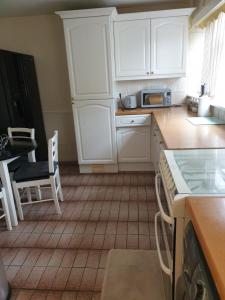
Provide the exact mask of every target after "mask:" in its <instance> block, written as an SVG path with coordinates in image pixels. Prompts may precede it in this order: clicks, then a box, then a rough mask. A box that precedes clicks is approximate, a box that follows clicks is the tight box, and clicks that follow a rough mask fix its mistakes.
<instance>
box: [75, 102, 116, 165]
mask: <svg viewBox="0 0 225 300" xmlns="http://www.w3.org/2000/svg"><path fill="white" fill-rule="evenodd" d="M73 114H74V123H75V131H76V142H77V151H78V162H79V164H115V163H116V162H117V155H116V130H115V107H114V100H113V99H111V100H81V101H76V102H75V104H73Z"/></svg>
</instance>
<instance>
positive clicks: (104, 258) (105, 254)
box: [99, 250, 109, 268]
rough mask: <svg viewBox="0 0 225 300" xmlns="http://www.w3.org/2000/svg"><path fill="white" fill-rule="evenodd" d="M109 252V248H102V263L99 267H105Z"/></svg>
mask: <svg viewBox="0 0 225 300" xmlns="http://www.w3.org/2000/svg"><path fill="white" fill-rule="evenodd" d="M108 252H109V251H108V250H102V253H101V258H100V263H99V268H105V265H106V260H107V257H108Z"/></svg>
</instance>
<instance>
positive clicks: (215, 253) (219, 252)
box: [186, 197, 225, 300]
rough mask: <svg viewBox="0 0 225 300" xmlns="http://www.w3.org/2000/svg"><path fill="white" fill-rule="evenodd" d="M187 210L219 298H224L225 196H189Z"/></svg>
mask: <svg viewBox="0 0 225 300" xmlns="http://www.w3.org/2000/svg"><path fill="white" fill-rule="evenodd" d="M186 205H187V211H188V214H189V216H190V218H191V221H192V223H193V226H194V229H195V232H196V234H197V237H198V240H199V242H200V245H201V247H202V250H203V252H204V255H205V258H206V261H207V263H208V266H209V269H210V271H211V274H212V277H213V280H214V282H215V285H216V288H217V291H218V293H219V296H220V299H221V300H224V299H225V198H219V197H205V198H200V197H189V198H188V199H187V201H186Z"/></svg>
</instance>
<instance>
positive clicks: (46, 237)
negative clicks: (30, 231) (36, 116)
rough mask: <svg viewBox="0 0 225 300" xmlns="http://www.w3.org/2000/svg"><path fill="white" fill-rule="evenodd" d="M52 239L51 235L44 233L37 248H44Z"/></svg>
mask: <svg viewBox="0 0 225 300" xmlns="http://www.w3.org/2000/svg"><path fill="white" fill-rule="evenodd" d="M50 237H51V234H50V233H42V234H41V235H40V237H39V239H38V241H37V243H36V245H37V247H39V248H44V247H45V246H46V244H47V242H48V241H49V239H50Z"/></svg>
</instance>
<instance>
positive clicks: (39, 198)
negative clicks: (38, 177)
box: [35, 186, 42, 200]
mask: <svg viewBox="0 0 225 300" xmlns="http://www.w3.org/2000/svg"><path fill="white" fill-rule="evenodd" d="M35 190H36V197H37V200H41V199H42V194H41V188H40V186H38V187H36V188H35Z"/></svg>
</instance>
